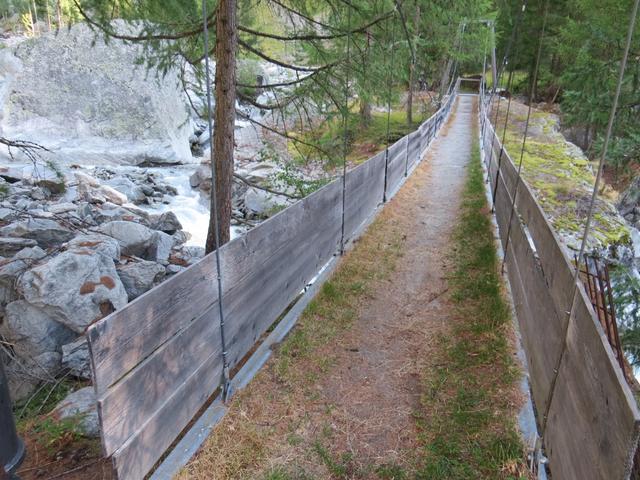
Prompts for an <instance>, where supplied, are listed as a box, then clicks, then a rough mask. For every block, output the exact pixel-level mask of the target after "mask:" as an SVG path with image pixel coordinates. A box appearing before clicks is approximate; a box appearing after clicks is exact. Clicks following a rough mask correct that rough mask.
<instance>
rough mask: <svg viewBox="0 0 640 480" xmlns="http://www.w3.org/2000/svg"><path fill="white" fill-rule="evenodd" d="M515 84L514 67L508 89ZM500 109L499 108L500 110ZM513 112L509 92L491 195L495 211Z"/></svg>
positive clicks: (510, 71) (508, 80) (510, 74)
mask: <svg viewBox="0 0 640 480" xmlns="http://www.w3.org/2000/svg"><path fill="white" fill-rule="evenodd" d="M512 85H513V68H512V69H511V70H509V78H508V79H507V91H508V92H510V91H511V87H512ZM499 111H500V109H499V108H498V112H499ZM510 113H511V94H509V100H508V101H507V111H506V113H505V116H504V128H503V129H502V142H501V143H500V153H499V154H498V169H497V171H496V181H495V185H494V186H493V193H492V195H491V210H492V211H495V209H496V196H497V195H498V185H499V181H500V169H501V168H502V157H503V155H504V142H505V140H506V138H507V124H508V123H509V114H510ZM497 120H498V116H497V115H496V121H497ZM497 128H498V125H497V124H496V129H495V130H494V133H495V135H496V137H497V136H498V131H497ZM491 147H492V148H491V149H492V151H493V137H491Z"/></svg>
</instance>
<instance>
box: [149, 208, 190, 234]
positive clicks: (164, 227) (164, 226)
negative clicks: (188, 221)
mask: <svg viewBox="0 0 640 480" xmlns="http://www.w3.org/2000/svg"><path fill="white" fill-rule="evenodd" d="M151 228H153V229H154V230H160V231H161V232H165V233H168V234H170V235H173V234H174V233H176V232H177V231H178V230H182V224H181V223H180V220H178V217H177V216H176V214H175V213H173V212H171V211H169V212H164V213H162V214H161V215H160V216H158V217H157V218H153V219H152V221H151Z"/></svg>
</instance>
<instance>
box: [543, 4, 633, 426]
mask: <svg viewBox="0 0 640 480" xmlns="http://www.w3.org/2000/svg"><path fill="white" fill-rule="evenodd" d="M639 7H640V0H635V2H634V4H633V7H632V11H631V19H630V20H629V29H628V31H627V39H626V43H625V47H624V53H623V55H622V61H621V63H620V70H619V72H618V82H617V84H616V91H615V94H614V96H613V103H612V105H611V110H610V112H609V121H608V124H607V131H606V134H605V138H604V143H603V145H602V152H601V153H600V160H599V162H598V173H597V174H596V179H595V182H594V185H593V191H592V192H591V201H590V203H589V210H588V213H587V220H586V223H585V226H584V231H583V234H582V241H581V243H580V253H579V254H578V260H577V262H576V267H575V271H574V273H573V294H572V296H571V305H570V307H569V310H568V311H567V317H566V322H565V327H564V331H563V336H562V349H561V350H560V355H559V358H558V361H557V362H556V365H555V368H554V370H553V377H552V379H551V388H550V390H549V396H548V398H547V405H546V409H545V412H544V417H543V422H542V436H543V437H544V434H545V432H546V428H547V420H548V416H549V411H550V410H551V402H552V401H553V393H554V391H555V385H556V382H557V380H558V374H559V372H560V366H561V365H562V360H563V358H564V354H565V352H566V350H567V340H568V339H567V335H568V333H569V324H570V322H571V318H572V316H573V312H574V309H575V304H576V297H577V294H578V281H579V276H580V262H581V259H582V258H583V256H584V252H585V250H586V247H587V240H588V237H589V232H590V229H591V220H592V218H593V210H594V207H595V203H596V199H597V196H598V190H599V189H600V182H601V180H602V171H603V170H604V163H605V160H606V157H607V150H608V148H609V142H610V141H611V135H612V134H613V125H614V122H615V118H616V113H617V111H618V102H619V100H620V92H621V91H622V84H623V83H624V73H625V70H626V68H627V62H628V60H629V51H630V50H631V42H632V40H633V32H634V31H635V26H636V20H637V17H638V9H639Z"/></svg>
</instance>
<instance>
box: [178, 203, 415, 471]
mask: <svg viewBox="0 0 640 480" xmlns="http://www.w3.org/2000/svg"><path fill="white" fill-rule="evenodd" d="M391 216H392V214H391V212H387V211H386V210H385V211H384V212H382V213H381V215H380V216H379V217H378V219H377V220H376V221H375V222H374V223H373V224H372V225H371V226H370V228H369V229H368V232H367V233H365V234H364V235H363V236H362V237H361V239H360V241H358V243H357V245H356V247H355V248H354V249H353V250H351V251H350V252H348V253H347V254H346V255H345V257H344V258H343V259H342V261H341V263H340V265H339V266H338V268H337V270H336V272H335V273H334V275H333V277H332V278H331V279H330V280H329V281H328V282H326V283H325V284H324V286H323V287H322V289H321V292H320V293H319V294H318V296H317V297H316V299H314V300H313V301H312V302H311V304H310V305H309V306H308V308H307V310H306V311H305V312H304V314H303V315H302V318H301V319H300V321H299V322H298V324H297V325H296V327H295V329H294V330H293V331H292V332H291V334H290V335H289V336H288V337H287V339H286V340H285V341H284V342H283V343H282V345H281V346H280V348H279V349H278V351H277V352H276V355H275V356H274V358H272V359H271V361H270V362H269V363H268V365H267V367H266V368H265V369H263V370H262V371H261V372H260V373H259V374H258V376H257V377H256V378H255V379H254V380H253V381H252V383H251V384H250V385H249V387H248V388H247V389H246V390H245V391H243V392H241V393H239V394H238V395H237V397H235V398H234V399H233V401H232V404H231V408H230V411H229V413H228V414H227V416H226V417H225V418H224V419H223V421H222V422H221V424H220V425H219V426H218V427H217V428H216V430H215V432H214V434H213V435H211V437H210V438H209V439H208V441H207V442H206V444H205V445H204V447H203V449H202V451H201V452H200V453H199V454H198V455H197V456H196V458H195V459H194V460H193V461H192V462H191V463H190V464H189V465H188V466H187V467H186V468H185V469H184V471H183V472H182V473H181V474H180V475H179V476H178V478H181V479H186V478H195V479H242V478H270V479H278V478H282V479H288V478H307V477H305V475H312V477H308V478H317V476H320V477H321V478H330V477H331V476H332V475H333V474H334V473H335V472H341V471H343V470H344V471H348V470H349V468H350V467H349V466H348V465H347V464H348V463H349V459H348V458H347V457H344V458H338V459H334V458H333V457H331V455H330V454H329V453H328V449H327V448H326V446H325V445H329V444H330V442H331V437H332V431H333V426H332V422H331V416H332V415H331V406H330V405H326V404H324V402H320V401H319V399H320V392H319V387H320V385H319V379H320V378H321V377H324V376H326V375H329V372H330V371H331V369H332V366H333V364H334V362H335V357H336V355H335V353H334V352H333V351H334V350H335V349H334V348H333V346H332V345H333V344H334V343H335V340H336V337H337V336H339V335H340V334H341V333H343V332H345V331H346V330H348V329H350V328H351V326H352V324H353V321H354V319H356V317H357V313H358V310H359V308H360V305H361V304H362V303H363V302H366V301H367V300H368V299H369V298H370V294H371V293H370V292H371V290H372V288H373V285H374V284H375V283H376V282H380V281H383V280H384V279H386V278H388V277H389V275H390V274H391V272H393V270H394V267H395V264H396V262H397V259H398V258H399V256H400V255H401V252H402V244H403V239H402V235H399V234H398V227H397V226H396V225H395V224H394V222H393V220H392V218H390V217H391ZM291 458H296V459H297V460H296V463H298V465H295V466H293V467H290V466H288V467H286V468H287V471H286V475H289V476H282V475H285V473H284V470H283V469H284V468H285V467H284V466H283V465H285V464H289V463H290V462H289V460H290V459H291ZM281 472H282V475H281ZM332 472H334V473H332ZM279 475H280V476H279Z"/></svg>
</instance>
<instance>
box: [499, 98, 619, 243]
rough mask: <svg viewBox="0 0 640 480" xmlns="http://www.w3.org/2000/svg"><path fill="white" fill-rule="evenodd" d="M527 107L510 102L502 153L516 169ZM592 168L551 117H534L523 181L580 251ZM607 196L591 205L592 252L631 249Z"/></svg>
mask: <svg viewBox="0 0 640 480" xmlns="http://www.w3.org/2000/svg"><path fill="white" fill-rule="evenodd" d="M526 110H527V106H526V105H523V104H520V103H518V102H515V101H512V102H511V113H510V122H509V127H508V129H507V133H506V136H505V148H506V150H507V151H508V152H509V154H510V156H511V158H512V160H513V161H514V163H515V164H516V166H517V165H518V163H519V161H520V152H521V150H522V135H523V132H524V122H525V121H526ZM505 114H506V105H505V104H504V103H503V104H501V106H500V116H499V119H498V125H501V126H502V125H504V115H505ZM596 168H597V165H595V164H592V162H590V161H589V160H588V159H587V158H586V157H585V156H584V155H583V154H582V152H581V151H580V150H579V149H578V148H577V147H575V146H574V145H572V144H570V143H568V142H567V141H566V140H565V138H564V137H563V136H562V134H561V133H560V132H559V131H558V119H557V117H556V116H555V115H553V114H550V113H547V112H543V111H538V110H536V111H534V112H533V113H532V115H531V122H530V126H529V134H528V137H527V141H526V143H525V149H524V153H523V155H522V177H523V178H524V180H525V181H526V182H527V184H528V185H529V186H530V187H531V189H532V190H533V191H534V193H535V195H536V198H537V200H538V202H539V203H540V205H541V206H542V208H543V210H544V211H545V213H546V214H547V216H548V217H549V219H550V221H551V223H552V225H553V227H554V228H555V229H556V231H557V232H558V233H559V234H560V235H561V237H562V238H563V239H564V240H565V243H566V244H567V245H568V246H569V247H570V248H573V249H578V248H579V244H580V240H581V235H582V231H583V229H584V224H585V221H586V217H587V213H588V206H589V204H590V201H591V193H592V189H593V185H594V184H595V175H594V171H595V169H596ZM613 200H614V196H613V195H612V193H611V192H610V191H607V190H603V191H602V192H599V196H598V199H597V202H596V205H595V214H594V216H593V221H592V234H591V236H590V238H589V245H588V247H589V248H590V249H602V248H609V247H612V246H616V245H621V244H624V245H627V244H629V243H630V239H631V234H630V232H629V229H628V228H627V226H626V224H625V222H624V220H623V219H622V218H621V217H620V215H618V212H617V210H616V209H615V207H614V205H613V204H612V201H613Z"/></svg>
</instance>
